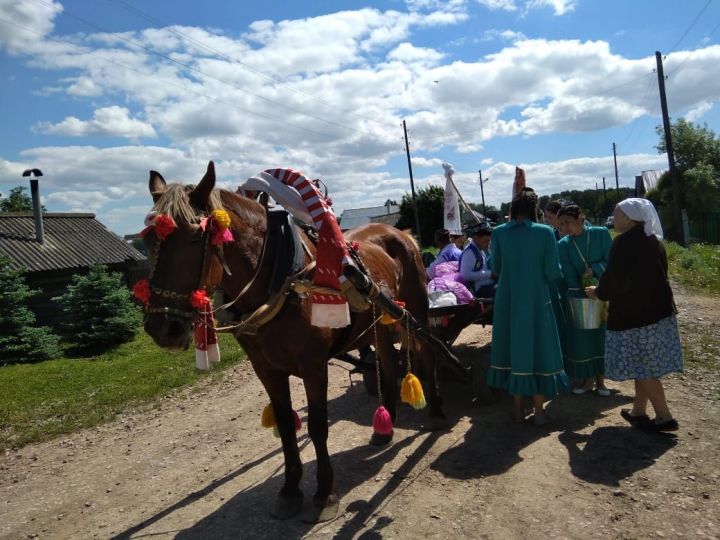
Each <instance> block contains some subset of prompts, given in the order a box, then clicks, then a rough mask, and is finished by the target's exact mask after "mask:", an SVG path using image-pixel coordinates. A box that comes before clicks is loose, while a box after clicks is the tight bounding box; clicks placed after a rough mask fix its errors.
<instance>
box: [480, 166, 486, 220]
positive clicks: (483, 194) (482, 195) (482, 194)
mask: <svg viewBox="0 0 720 540" xmlns="http://www.w3.org/2000/svg"><path fill="white" fill-rule="evenodd" d="M478 175H479V176H480V197H481V198H482V205H483V218H484V219H485V221H487V220H488V218H487V213H486V212H485V191H484V190H483V179H482V171H481V170H479V169H478Z"/></svg>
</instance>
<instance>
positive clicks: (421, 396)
mask: <svg viewBox="0 0 720 540" xmlns="http://www.w3.org/2000/svg"><path fill="white" fill-rule="evenodd" d="M400 398H401V399H402V402H403V403H407V404H409V405H411V406H412V408H413V409H423V408H425V405H426V402H425V393H424V392H423V388H422V384H420V380H419V379H418V378H417V377H416V376H415V375H413V374H412V373H408V374H407V375H405V378H404V379H403V381H402V385H401V386H400Z"/></svg>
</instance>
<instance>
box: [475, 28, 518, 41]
mask: <svg viewBox="0 0 720 540" xmlns="http://www.w3.org/2000/svg"><path fill="white" fill-rule="evenodd" d="M496 39H499V40H503V41H520V40H523V39H527V38H526V37H525V34H523V33H522V32H515V31H514V30H496V29H491V30H485V32H483V34H482V37H481V38H480V41H493V40H496Z"/></svg>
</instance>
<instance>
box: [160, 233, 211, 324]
mask: <svg viewBox="0 0 720 540" xmlns="http://www.w3.org/2000/svg"><path fill="white" fill-rule="evenodd" d="M202 238H203V249H202V260H203V263H202V267H201V268H200V278H199V280H198V287H196V289H202V288H204V287H203V284H204V282H205V279H206V277H207V272H206V271H207V268H208V257H207V251H208V243H209V242H210V234H209V233H208V232H207V230H205V231H203V233H202ZM161 245H162V240H160V238H157V243H156V245H155V250H154V253H153V254H152V257H151V259H150V274H149V276H148V282H149V283H150V291H151V292H152V293H153V294H155V295H157V296H159V297H162V298H167V299H169V300H175V301H177V300H183V301H186V302H189V301H190V300H189V298H190V293H191V292H192V291H188V292H177V291H173V290H170V289H164V288H162V287H157V286H154V285H153V284H152V278H153V275H154V274H155V268H156V266H157V262H158V259H159V258H160V246H161ZM224 266H225V265H224ZM208 292H209V291H208ZM146 312H147V313H163V314H166V315H167V314H170V315H177V316H178V317H182V318H185V319H191V320H194V319H195V318H196V317H197V316H198V315H199V314H200V311H199V310H197V309H196V310H193V311H189V310H184V309H178V308H174V307H170V306H152V305H148V306H147V308H146Z"/></svg>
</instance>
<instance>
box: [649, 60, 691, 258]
mask: <svg viewBox="0 0 720 540" xmlns="http://www.w3.org/2000/svg"><path fill="white" fill-rule="evenodd" d="M655 62H656V63H657V76H658V88H659V90H660V108H661V109H662V117H663V131H664V132H665V149H666V150H667V157H668V168H669V170H670V181H671V182H672V193H673V206H674V207H675V209H674V210H675V211H674V212H673V215H674V218H675V219H674V221H675V234H676V238H677V240H678V242H679V243H680V245H681V246H687V241H686V239H685V227H684V224H683V211H682V209H681V206H682V203H681V198H680V179H679V178H678V174H677V169H676V168H675V154H674V153H673V147H672V139H671V137H670V116H669V115H668V106H667V97H666V96H665V72H664V71H663V61H662V54H660V51H655Z"/></svg>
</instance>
